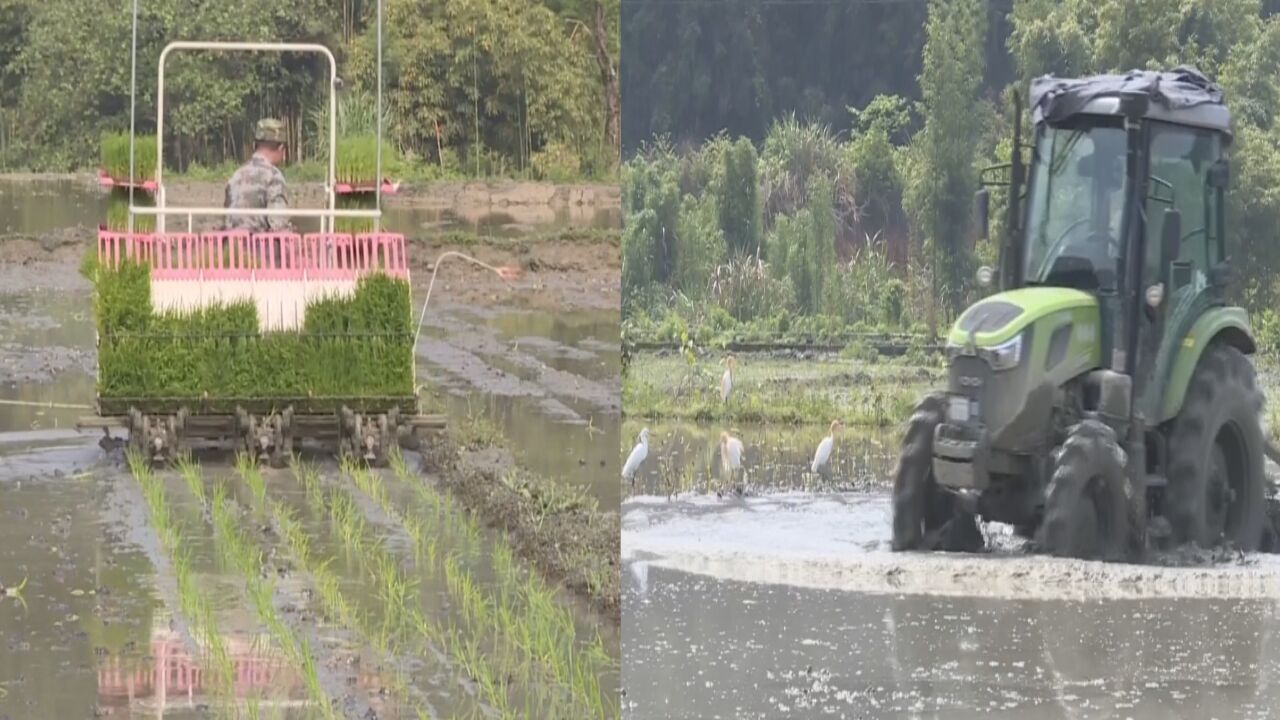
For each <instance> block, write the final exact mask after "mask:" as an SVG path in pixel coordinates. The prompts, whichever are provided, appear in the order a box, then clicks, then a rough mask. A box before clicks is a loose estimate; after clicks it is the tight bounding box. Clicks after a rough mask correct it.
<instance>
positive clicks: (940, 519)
mask: <svg viewBox="0 0 1280 720" xmlns="http://www.w3.org/2000/svg"><path fill="white" fill-rule="evenodd" d="M944 407H945V403H944V396H943V395H941V394H940V393H931V394H929V395H926V396H925V398H924V399H923V400H921V401H920V404H919V405H917V406H916V410H915V412H914V413H913V414H912V415H911V420H910V421H909V422H908V424H907V432H906V435H905V436H904V437H903V439H902V452H901V455H899V457H898V468H897V470H896V471H895V473H894V480H893V549H894V550H946V551H951V552H976V551H978V550H981V549H982V546H983V539H982V531H981V529H979V527H978V521H977V518H976V517H974V515H973V513H970V512H967V511H966V510H964V509H963V508H961V507H960V503H959V501H958V499H957V498H956V496H955V495H954V494H953V493H952V492H951V491H949V490H946V489H944V488H941V487H939V486H938V482H937V479H936V478H934V476H933V431H934V428H936V427H937V426H938V424H939V423H941V422H942V413H943V408H944Z"/></svg>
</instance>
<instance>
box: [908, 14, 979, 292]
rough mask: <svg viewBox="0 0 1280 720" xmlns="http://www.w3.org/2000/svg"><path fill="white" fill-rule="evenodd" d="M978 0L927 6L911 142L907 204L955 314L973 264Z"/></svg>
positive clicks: (976, 133) (976, 140)
mask: <svg viewBox="0 0 1280 720" xmlns="http://www.w3.org/2000/svg"><path fill="white" fill-rule="evenodd" d="M984 10H985V8H984V6H983V3H982V2H980V0H932V1H931V2H930V4H929V22H928V26H927V28H926V32H927V35H928V40H927V41H926V42H925V47H924V69H923V71H922V72H921V75H920V89H921V96H922V98H923V99H922V101H921V106H922V109H923V113H924V116H925V126H924V129H923V130H922V131H921V132H920V133H919V134H918V135H917V136H916V137H915V138H914V139H913V140H912V145H913V150H914V151H915V152H916V153H917V154H916V162H914V163H913V164H912V171H913V174H914V177H913V179H912V182H911V184H910V186H909V187H908V193H907V196H906V198H905V201H906V203H907V205H908V206H909V211H908V214H909V216H910V217H912V218H913V220H914V224H915V227H916V231H917V233H918V236H919V237H920V238H921V239H922V240H924V241H925V243H926V247H927V248H928V251H929V255H930V258H931V264H933V265H934V267H935V269H936V270H937V272H936V273H935V277H937V278H938V280H939V281H940V282H941V283H942V286H941V287H935V291H936V292H935V296H936V297H940V298H941V299H942V301H943V307H944V309H946V310H949V311H954V310H956V309H958V308H959V307H960V304H961V302H962V299H963V293H964V289H965V285H966V283H967V280H968V277H969V274H970V268H971V265H972V251H971V250H970V247H969V240H970V212H971V199H972V197H973V192H974V190H975V189H976V188H977V177H976V172H975V169H974V168H975V161H976V158H975V149H976V148H977V147H978V144H979V140H980V136H981V130H982V119H983V117H984V116H985V114H986V113H985V112H984V111H983V108H982V106H981V103H980V102H979V100H978V91H979V89H980V87H981V82H982V81H981V78H982V72H983V63H984V58H983V55H982V51H981V48H982V46H983V39H984V38H985V37H986V14H985V11H984Z"/></svg>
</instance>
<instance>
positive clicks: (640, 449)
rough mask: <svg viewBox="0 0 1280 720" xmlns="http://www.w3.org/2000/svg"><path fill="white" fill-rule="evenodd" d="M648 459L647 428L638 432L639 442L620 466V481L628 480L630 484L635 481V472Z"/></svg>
mask: <svg viewBox="0 0 1280 720" xmlns="http://www.w3.org/2000/svg"><path fill="white" fill-rule="evenodd" d="M646 457H649V428H644V429H643V430H641V431H640V442H638V443H636V446H635V447H633V448H631V454H630V455H628V456H627V463H626V464H625V465H623V466H622V479H623V480H629V481H631V482H632V483H634V482H635V481H636V471H637V470H639V469H640V463H642V462H644V459H645V458H646Z"/></svg>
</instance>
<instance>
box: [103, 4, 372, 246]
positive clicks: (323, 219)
mask: <svg viewBox="0 0 1280 720" xmlns="http://www.w3.org/2000/svg"><path fill="white" fill-rule="evenodd" d="M138 1H139V0H133V42H132V50H131V58H130V60H131V66H130V85H129V220H128V231H129V232H130V233H132V232H133V219H134V216H135V215H155V216H156V230H157V232H161V233H163V232H164V231H165V218H166V217H168V216H170V215H185V216H187V232H192V231H193V225H194V218H195V216H197V215H201V216H209V215H213V216H245V215H252V216H258V217H261V216H268V217H280V216H284V217H307V218H310V217H318V218H320V230H321V232H331V231H332V230H333V222H334V219H336V218H340V217H342V218H372V219H373V229H374V232H378V231H379V230H380V229H381V227H380V226H381V219H382V0H378V3H377V6H378V13H377V15H378V21H377V24H378V65H377V66H378V93H377V94H378V101H377V119H376V124H377V149H376V151H375V153H376V157H377V160H376V165H375V169H376V176H375V178H374V192H375V194H376V198H377V204H376V207H375V209H373V210H338V209H337V208H336V200H337V195H336V192H335V186H336V185H337V151H338V96H337V90H338V88H337V84H338V83H337V81H338V63H337V61H336V60H335V59H334V57H333V52H332V51H330V50H329V48H327V47H325V46H324V45H319V44H315V43H259V42H214V41H194V40H179V41H175V42H171V43H169V44H168V45H167V46H165V49H164V50H163V51H162V52H161V53H160V62H159V71H158V74H157V89H156V168H155V176H156V206H155V207H148V206H139V205H135V204H134V195H133V194H134V179H135V177H136V174H135V172H136V165H135V163H136V159H135V146H134V143H135V142H136V135H135V133H136V129H137V126H136V122H137V96H138V93H137V89H138ZM175 50H213V51H247V52H276V53H286V52H301V53H315V54H320V55H323V56H324V57H325V58H326V59H328V61H329V176H328V180H327V181H326V183H325V195H326V196H327V197H328V201H329V207H328V209H327V210H322V209H315V208H286V209H262V210H256V209H249V208H210V207H172V208H171V207H167V204H166V199H165V192H164V182H163V173H164V69H165V61H166V60H167V59H168V57H169V53H170V52H173V51H175Z"/></svg>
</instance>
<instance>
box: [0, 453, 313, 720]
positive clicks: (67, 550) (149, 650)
mask: <svg viewBox="0 0 1280 720" xmlns="http://www.w3.org/2000/svg"><path fill="white" fill-rule="evenodd" d="M45 435H46V436H47V435H49V434H48V433H45ZM10 437H11V436H8V435H6V436H5V438H6V441H7V440H8V439H9V438H10ZM38 439H39V438H30V439H29V440H28V442H19V443H8V442H5V443H4V444H3V446H0V517H2V519H0V584H3V585H5V586H7V587H15V586H18V585H21V584H22V583H23V582H24V580H25V585H24V586H23V587H22V589H21V598H20V599H19V598H16V597H10V598H5V599H3V600H0V637H3V641H2V642H3V646H0V717H12V718H46V717H47V718H55V717H57V718H62V717H67V718H71V717H93V716H95V713H101V712H111V713H112V714H114V715H118V716H124V717H135V716H136V717H143V716H147V717H161V716H162V717H166V718H168V717H173V718H187V717H206V716H208V711H207V709H206V710H199V708H201V707H202V706H203V707H206V708H207V706H208V705H209V704H210V703H212V702H214V698H213V696H212V693H211V692H210V690H211V688H210V687H209V685H208V680H207V675H206V674H205V672H204V670H205V668H204V667H203V665H202V662H203V661H202V656H201V653H200V651H199V649H198V647H197V646H196V645H195V644H194V643H193V642H192V641H191V635H190V633H189V628H188V627H187V626H185V625H184V624H183V622H182V620H181V618H180V617H179V616H175V614H174V610H173V608H174V607H176V602H175V601H176V598H174V596H173V594H172V588H169V589H166V588H165V587H164V582H162V581H161V580H160V579H159V577H158V576H157V573H156V569H155V568H156V564H155V561H156V558H157V555H156V551H157V548H156V547H155V545H154V541H153V540H152V539H149V538H148V534H147V531H146V529H145V528H143V527H142V523H141V522H140V520H141V518H142V517H144V513H143V511H141V509H140V508H138V507H137V504H136V503H133V502H131V500H133V499H135V498H125V497H124V496H123V495H122V491H123V492H124V493H125V494H127V491H128V490H129V486H128V485H127V484H126V483H127V481H128V479H127V476H124V475H123V474H121V473H120V472H119V471H117V470H113V469H111V468H110V467H107V466H104V465H103V464H102V463H101V462H100V455H101V453H100V451H99V449H98V448H97V447H96V446H94V445H92V444H91V443H83V442H74V441H72V442H68V439H67V438H65V437H64V438H63V439H62V441H61V442H55V441H53V440H48V439H46V440H45V441H44V444H45V446H44V447H40V448H38V449H36V450H29V449H25V448H26V447H27V445H28V444H29V443H30V442H31V441H35V440H38ZM176 510H177V514H178V516H180V517H181V518H182V520H183V522H186V523H187V524H188V527H190V528H192V530H193V531H192V532H191V534H190V535H189V536H188V546H189V548H190V549H191V551H192V571H193V576H194V577H196V578H197V584H198V585H199V586H200V587H201V589H202V591H203V592H205V593H206V595H207V596H208V597H209V598H210V599H211V602H212V603H213V605H214V607H215V608H216V615H217V624H218V629H219V631H220V633H221V634H222V637H223V641H224V643H225V644H226V645H227V647H228V650H229V652H230V655H231V657H232V661H233V663H234V664H235V667H236V668H237V671H239V672H241V673H242V679H243V680H244V682H243V683H242V684H241V686H240V687H239V689H238V696H239V698H240V701H242V702H243V701H245V700H247V699H248V698H249V697H255V698H257V699H258V702H259V705H260V706H261V708H262V709H263V710H264V711H265V712H268V715H269V714H270V713H269V711H270V710H271V709H272V708H277V709H280V710H282V711H283V712H282V713H281V714H280V716H281V717H303V716H304V715H303V714H301V713H299V712H298V711H297V710H296V709H294V710H289V709H288V708H290V707H294V706H296V705H297V699H298V697H300V696H299V694H298V692H297V691H298V690H300V687H299V686H298V683H297V682H296V679H295V678H292V677H291V676H290V674H289V673H288V672H287V668H285V667H284V663H283V661H282V659H281V658H280V657H279V656H278V654H277V653H273V652H272V650H271V647H270V643H269V642H264V641H263V639H262V637H261V632H260V628H258V627H257V625H256V622H255V620H254V619H253V618H252V617H250V616H249V615H248V614H247V613H246V612H244V611H243V610H239V609H237V607H238V604H237V603H236V602H235V601H234V600H233V598H234V596H235V593H236V589H235V587H234V586H233V584H232V583H231V582H230V581H229V578H227V576H226V575H225V573H224V571H222V570H221V569H220V568H219V567H218V564H217V562H216V561H215V560H214V557H213V555H212V553H211V544H210V542H209V538H208V535H207V534H203V533H201V532H200V531H199V526H198V524H197V523H196V522H194V521H196V520H198V518H196V517H193V516H192V513H191V508H189V507H182V506H181V505H177V506H176ZM170 582H171V581H170Z"/></svg>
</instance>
